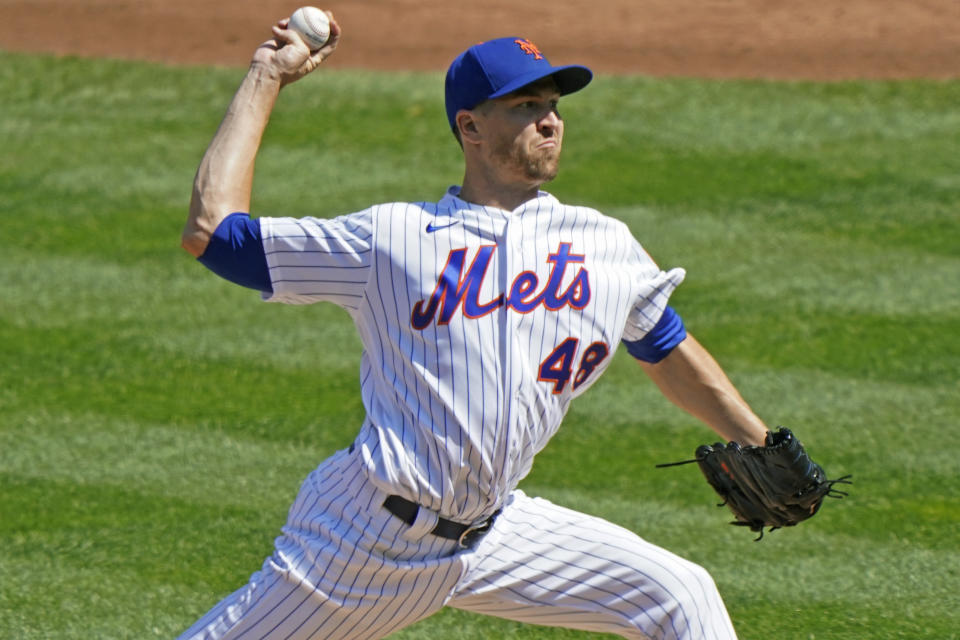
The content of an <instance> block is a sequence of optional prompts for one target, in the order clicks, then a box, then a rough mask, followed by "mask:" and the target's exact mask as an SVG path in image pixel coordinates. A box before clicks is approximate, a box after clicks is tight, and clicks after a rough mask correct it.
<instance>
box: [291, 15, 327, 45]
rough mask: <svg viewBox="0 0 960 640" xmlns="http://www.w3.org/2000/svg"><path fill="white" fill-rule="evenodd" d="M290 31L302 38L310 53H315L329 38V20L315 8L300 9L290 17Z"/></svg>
mask: <svg viewBox="0 0 960 640" xmlns="http://www.w3.org/2000/svg"><path fill="white" fill-rule="evenodd" d="M290 29H292V30H294V31H296V32H297V34H299V35H300V37H301V38H303V41H304V42H305V43H306V45H307V46H308V47H309V48H310V51H316V50H317V49H319V48H320V47H322V46H323V45H324V44H326V42H327V38H329V37H330V18H328V17H327V14H326V13H324V12H323V11H321V10H320V9H317V8H316V7H300V8H299V9H297V10H296V11H294V12H293V15H292V16H290Z"/></svg>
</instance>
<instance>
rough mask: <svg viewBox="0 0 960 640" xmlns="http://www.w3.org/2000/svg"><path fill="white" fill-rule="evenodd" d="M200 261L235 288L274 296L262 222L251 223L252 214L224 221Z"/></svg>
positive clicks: (238, 214)
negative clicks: (240, 287)
mask: <svg viewBox="0 0 960 640" xmlns="http://www.w3.org/2000/svg"><path fill="white" fill-rule="evenodd" d="M197 260H198V261H199V262H200V263H201V264H202V265H203V266H205V267H206V268H207V269H210V271H213V272H214V273H215V274H217V275H218V276H220V277H221V278H224V279H225V280H229V281H230V282H233V283H234V284H239V285H241V286H243V287H248V288H250V289H256V290H257V291H266V292H267V293H273V285H272V284H271V282H270V270H269V269H268V268H267V256H266V255H265V254H264V252H263V241H262V239H261V235H260V221H259V220H251V219H250V214H248V213H241V212H238V213H231V214H230V215H229V216H227V217H226V218H224V219H223V220H222V221H221V222H220V224H219V225H217V229H216V231H214V232H213V236H212V237H211V238H210V243H209V244H208V245H207V248H206V249H205V250H204V252H203V255H201V256H200V257H199V258H197Z"/></svg>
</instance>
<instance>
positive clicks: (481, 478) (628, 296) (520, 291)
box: [261, 187, 684, 522]
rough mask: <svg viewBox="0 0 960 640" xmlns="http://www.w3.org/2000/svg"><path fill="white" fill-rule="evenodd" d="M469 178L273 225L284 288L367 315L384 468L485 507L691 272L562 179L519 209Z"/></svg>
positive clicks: (367, 403) (391, 487)
mask: <svg viewBox="0 0 960 640" xmlns="http://www.w3.org/2000/svg"><path fill="white" fill-rule="evenodd" d="M458 193H459V189H458V188H457V187H452V188H451V189H450V190H449V191H448V193H447V194H446V195H445V196H444V197H443V198H442V199H441V200H440V201H439V202H437V203H393V204H383V205H377V206H374V207H372V208H370V209H367V210H364V211H361V212H358V213H355V214H351V215H347V216H341V217H338V218H334V219H330V220H321V219H316V218H301V219H292V218H261V232H262V235H263V245H264V250H265V253H266V257H267V264H268V266H269V269H270V277H271V281H272V283H273V291H274V292H273V294H272V295H268V296H266V299H268V300H270V301H277V302H286V303H292V304H305V303H312V302H317V301H330V302H334V303H336V304H338V305H340V306H341V307H343V308H345V309H346V310H347V311H348V312H349V313H350V315H351V317H352V318H353V321H354V323H355V324H356V327H357V329H358V331H359V334H360V337H361V340H362V343H363V347H364V351H363V355H362V360H361V394H362V398H363V403H364V407H365V409H366V412H367V417H366V419H365V421H364V424H363V428H362V429H361V432H360V434H359V436H358V438H357V440H356V445H357V447H358V448H359V451H360V454H361V456H362V459H363V461H364V464H365V467H366V469H367V472H368V475H369V478H370V479H371V481H373V482H374V483H375V484H377V485H378V486H379V487H380V488H381V489H383V490H384V491H386V492H387V493H392V494H399V495H401V496H403V497H405V498H408V499H410V500H413V501H414V502H417V503H419V504H421V505H424V506H426V507H428V508H430V509H432V510H434V511H437V512H439V513H441V514H442V515H444V516H445V517H448V518H451V519H455V520H459V521H463V522H470V521H474V520H477V519H479V518H482V517H485V516H487V515H489V514H490V513H491V512H493V511H494V510H495V509H496V508H497V507H498V506H500V504H501V503H502V501H503V500H505V498H506V496H507V494H508V493H509V492H510V491H511V490H512V489H514V488H515V487H516V485H517V484H518V483H519V482H520V480H521V479H522V478H523V477H524V476H525V475H526V474H527V473H528V472H529V470H530V467H531V464H532V461H533V457H534V455H535V454H536V453H537V452H539V451H540V450H541V449H542V448H543V447H544V446H545V445H546V443H547V441H548V440H549V439H550V437H551V436H552V435H553V434H554V433H555V432H556V430H557V428H558V427H559V425H560V421H561V419H562V418H563V416H564V414H565V413H566V411H567V408H568V407H569V404H570V402H571V400H572V399H573V398H574V397H576V396H578V395H580V394H581V393H583V392H584V391H585V390H586V389H587V388H588V387H589V386H590V385H591V384H593V382H594V381H595V380H596V379H597V378H598V377H599V375H600V374H601V373H602V372H603V370H604V369H606V367H607V366H608V364H609V363H610V359H611V356H612V353H613V350H614V349H615V348H616V346H617V345H618V343H619V342H620V339H621V337H624V336H626V337H627V338H628V339H630V340H638V339H640V338H642V337H643V335H645V334H646V332H647V331H649V330H650V329H651V328H652V327H653V326H654V325H655V324H656V322H657V320H658V319H659V317H660V315H661V313H662V311H663V309H664V307H665V306H666V303H667V299H668V297H669V296H670V294H671V293H672V291H673V290H674V288H675V287H676V286H677V285H679V284H680V282H682V280H683V277H684V272H683V270H682V269H674V270H672V271H670V272H663V271H661V270H660V269H659V267H657V266H656V264H654V262H653V261H652V260H651V259H650V258H649V256H648V255H647V254H646V252H645V251H644V250H643V249H642V248H641V247H640V245H639V244H638V243H637V242H636V240H634V239H633V237H632V235H631V234H630V232H629V230H628V229H627V227H626V226H625V225H624V224H623V223H622V222H619V221H617V220H615V219H613V218H610V217H608V216H605V215H603V214H600V213H599V212H597V211H594V210H592V209H588V208H584V207H574V206H568V205H564V204H562V203H560V202H559V201H558V200H557V199H556V198H554V197H553V196H551V195H549V194H547V193H545V192H540V194H539V195H538V197H537V198H535V199H533V200H530V201H528V202H527V203H525V204H524V205H522V206H521V207H519V208H518V209H516V210H514V211H504V210H501V209H497V208H493V207H481V206H479V205H473V204H470V203H467V202H465V201H463V200H461V199H459V198H458V197H457V195H458Z"/></svg>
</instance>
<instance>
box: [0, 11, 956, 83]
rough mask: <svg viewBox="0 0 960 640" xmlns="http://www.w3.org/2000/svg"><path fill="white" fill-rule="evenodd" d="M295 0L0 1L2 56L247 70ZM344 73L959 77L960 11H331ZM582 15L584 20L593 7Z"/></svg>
mask: <svg viewBox="0 0 960 640" xmlns="http://www.w3.org/2000/svg"><path fill="white" fill-rule="evenodd" d="M299 4H300V3H298V2H296V1H293V2H291V1H290V0H0V49H4V50H9V51H42V52H52V53H58V54H79V55H85V56H109V57H120V58H136V59H146V60H154V61H161V62H170V63H185V62H186V63H220V64H245V63H246V61H247V60H248V59H249V56H250V53H251V51H252V50H253V48H254V47H255V46H256V44H258V43H259V42H260V41H262V40H265V39H266V38H267V37H269V27H270V24H271V23H272V22H273V21H274V20H275V19H277V18H279V17H282V16H285V15H289V14H290V12H291V11H292V10H293V9H294V8H296V7H297V6H299ZM325 6H327V7H329V8H331V9H332V10H333V11H334V12H335V14H336V15H337V18H338V20H339V22H340V23H341V24H342V26H343V29H344V40H343V43H342V45H341V48H340V49H339V50H338V51H337V55H336V56H334V57H333V58H331V61H330V64H331V65H332V66H337V67H341V68H350V67H352V68H356V67H367V68H378V69H415V70H422V69H442V68H445V67H446V65H447V63H448V62H449V61H450V60H451V59H452V58H453V56H455V55H456V54H457V53H458V52H459V51H460V50H462V49H463V48H464V47H465V46H469V45H470V44H472V43H474V42H478V41H481V40H484V39H487V38H491V37H497V36H502V35H522V36H526V37H528V38H530V39H531V40H533V41H534V42H536V43H537V44H538V45H539V46H540V48H541V49H543V50H544V51H545V52H546V53H547V54H548V55H549V56H550V59H551V61H552V62H554V63H566V62H571V61H577V62H582V63H585V64H588V65H590V66H592V67H594V69H595V70H597V71H601V72H608V73H610V72H633V73H644V74H650V75H686V76H700V77H766V78H807V79H847V78H906V77H932V78H947V77H960V0H817V1H816V2H797V1H796V0H593V2H583V1H581V2H576V3H575V2H572V1H570V0H554V1H553V2H550V3H545V4H538V5H531V4H527V3H517V2H516V1H515V0H480V1H477V2H469V3H467V2H456V1H455V0H331V2H330V3H329V4H327V5H325ZM588 6H589V8H588Z"/></svg>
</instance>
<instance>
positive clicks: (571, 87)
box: [446, 38, 593, 132]
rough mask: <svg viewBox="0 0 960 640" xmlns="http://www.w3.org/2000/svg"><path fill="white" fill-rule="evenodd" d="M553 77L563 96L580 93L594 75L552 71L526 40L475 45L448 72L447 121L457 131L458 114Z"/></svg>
mask: <svg viewBox="0 0 960 640" xmlns="http://www.w3.org/2000/svg"><path fill="white" fill-rule="evenodd" d="M547 76H552V77H553V78H554V80H555V81H556V83H557V87H559V89H560V95H566V94H568V93H573V92H574V91H579V90H580V89H583V88H584V87H585V86H587V84H589V83H590V80H591V79H592V78H593V72H592V71H590V69H588V68H586V67H582V66H580V65H566V66H560V67H554V66H553V65H551V64H550V61H549V60H547V58H546V57H545V56H544V55H543V53H541V51H540V49H538V48H537V46H536V45H535V44H533V43H532V42H530V41H529V40H527V39H525V38H497V39H496V40H488V41H487V42H481V43H480V44H475V45H473V46H472V47H470V48H469V49H467V50H466V51H464V52H463V53H461V54H460V55H459V56H457V58H456V59H455V60H454V61H453V62H452V63H451V64H450V68H449V69H447V79H446V101H447V120H448V121H449V122H450V128H451V129H453V131H454V132H456V130H457V122H456V119H457V112H458V111H460V110H461V109H467V110H469V109H473V108H474V107H476V106H477V105H478V104H480V103H481V102H484V101H485V100H490V99H492V98H500V97H503V96H505V95H507V94H508V93H511V92H513V91H516V90H517V89H519V88H521V87H525V86H527V85H528V84H530V83H531V82H536V81H537V80H540V79H541V78H546V77H547Z"/></svg>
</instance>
